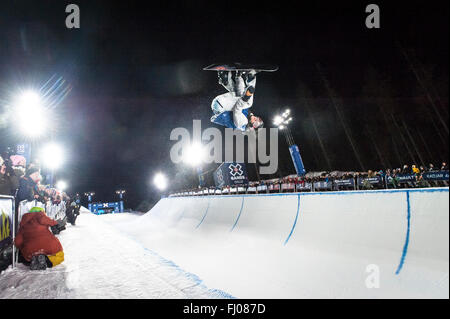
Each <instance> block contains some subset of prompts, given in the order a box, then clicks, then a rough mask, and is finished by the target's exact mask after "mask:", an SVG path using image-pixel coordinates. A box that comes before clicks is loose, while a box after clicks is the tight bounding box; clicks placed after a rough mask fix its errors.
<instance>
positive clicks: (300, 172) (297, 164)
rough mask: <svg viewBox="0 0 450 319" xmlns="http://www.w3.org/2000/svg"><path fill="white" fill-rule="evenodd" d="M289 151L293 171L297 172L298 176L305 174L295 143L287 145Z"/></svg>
mask: <svg viewBox="0 0 450 319" xmlns="http://www.w3.org/2000/svg"><path fill="white" fill-rule="evenodd" d="M289 152H290V153H291V157H292V162H294V166H295V171H296V172H297V175H298V176H302V175H305V173H306V171H305V167H304V166H303V160H302V157H301V155H300V151H299V149H298V146H297V145H291V146H289Z"/></svg>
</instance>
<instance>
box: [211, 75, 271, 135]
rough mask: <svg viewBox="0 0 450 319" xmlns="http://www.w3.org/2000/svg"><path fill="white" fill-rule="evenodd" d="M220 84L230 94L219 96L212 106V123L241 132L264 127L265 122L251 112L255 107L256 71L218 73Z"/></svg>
mask: <svg viewBox="0 0 450 319" xmlns="http://www.w3.org/2000/svg"><path fill="white" fill-rule="evenodd" d="M217 73H218V77H219V84H221V85H222V86H223V87H225V89H227V91H228V93H224V94H221V95H219V96H217V97H216V98H215V99H214V100H213V101H212V104H211V109H212V111H213V112H214V115H213V116H212V117H211V122H213V123H216V124H219V125H223V126H226V127H229V128H232V129H238V130H241V131H250V130H255V129H258V128H261V127H263V125H264V122H263V120H262V119H261V118H260V117H258V116H255V115H254V114H253V113H251V112H249V108H251V107H252V105H253V94H254V93H255V85H256V71H255V70H251V71H249V72H245V71H218V72H217Z"/></svg>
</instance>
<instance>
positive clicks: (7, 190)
mask: <svg viewBox="0 0 450 319" xmlns="http://www.w3.org/2000/svg"><path fill="white" fill-rule="evenodd" d="M18 187H19V179H18V177H17V176H16V174H15V173H14V170H13V169H12V167H11V165H10V164H9V163H8V162H5V161H3V159H2V158H1V157H0V195H8V196H14V195H15V194H16V190H17V188H18Z"/></svg>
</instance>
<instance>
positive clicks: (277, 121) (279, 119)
mask: <svg viewBox="0 0 450 319" xmlns="http://www.w3.org/2000/svg"><path fill="white" fill-rule="evenodd" d="M290 113H291V111H290V110H289V109H287V110H286V111H284V112H283V113H282V114H281V115H277V116H275V118H274V120H273V124H274V125H275V126H277V127H278V128H279V129H280V130H282V129H284V128H285V127H286V126H287V125H288V124H289V122H291V121H292V117H291V116H289V115H290Z"/></svg>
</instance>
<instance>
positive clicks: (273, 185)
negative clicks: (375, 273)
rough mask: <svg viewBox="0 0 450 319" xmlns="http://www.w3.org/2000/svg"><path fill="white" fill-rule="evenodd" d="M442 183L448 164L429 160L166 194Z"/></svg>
mask: <svg viewBox="0 0 450 319" xmlns="http://www.w3.org/2000/svg"><path fill="white" fill-rule="evenodd" d="M446 186H449V180H448V165H447V163H446V162H442V164H441V165H440V166H439V167H435V166H434V165H433V164H431V163H430V164H429V165H428V167H424V166H417V165H411V166H409V165H403V167H402V168H388V169H385V170H368V171H367V172H342V171H332V172H327V171H322V172H309V173H307V174H306V175H304V176H297V175H289V176H286V177H282V178H274V179H270V180H261V181H257V182H249V183H248V185H236V186H234V187H233V186H224V187H221V188H217V187H207V188H201V189H190V190H186V191H182V192H177V193H174V194H171V195H170V196H192V195H205V194H216V195H220V194H225V195H226V194H245V193H247V194H255V193H278V192H279V193H282V192H311V191H312V192H314V191H341V190H370V189H394V188H423V187H446Z"/></svg>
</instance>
